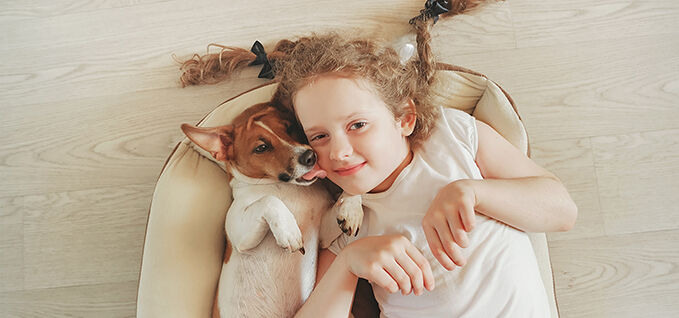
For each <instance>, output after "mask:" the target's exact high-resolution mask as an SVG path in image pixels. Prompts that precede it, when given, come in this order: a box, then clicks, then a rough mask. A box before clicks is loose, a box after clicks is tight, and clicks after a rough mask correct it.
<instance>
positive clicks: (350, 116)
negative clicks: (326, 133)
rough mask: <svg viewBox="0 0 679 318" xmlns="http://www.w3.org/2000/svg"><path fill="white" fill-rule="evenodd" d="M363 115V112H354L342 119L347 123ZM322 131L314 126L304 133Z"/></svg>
mask: <svg viewBox="0 0 679 318" xmlns="http://www.w3.org/2000/svg"><path fill="white" fill-rule="evenodd" d="M363 114H364V113H363V112H360V111H356V112H353V113H351V114H349V115H347V116H346V117H344V119H342V120H343V121H346V120H348V119H350V118H352V117H355V116H356V115H363ZM320 129H321V128H320V127H318V126H313V127H311V128H309V129H304V133H305V134H309V133H310V132H314V131H316V130H320Z"/></svg>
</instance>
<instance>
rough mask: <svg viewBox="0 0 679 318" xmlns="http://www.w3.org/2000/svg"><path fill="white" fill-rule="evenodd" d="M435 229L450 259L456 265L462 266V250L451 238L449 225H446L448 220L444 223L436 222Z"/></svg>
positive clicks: (463, 260) (463, 262)
mask: <svg viewBox="0 0 679 318" xmlns="http://www.w3.org/2000/svg"><path fill="white" fill-rule="evenodd" d="M435 229H436V233H438V235H439V239H440V240H441V243H442V245H443V249H445V251H446V254H448V256H449V257H450V259H452V260H453V262H455V264H456V265H458V266H464V264H465V259H464V255H462V250H461V249H460V247H459V246H457V244H456V243H455V241H454V240H453V234H452V233H450V226H449V225H448V222H445V224H437V225H436V227H435Z"/></svg>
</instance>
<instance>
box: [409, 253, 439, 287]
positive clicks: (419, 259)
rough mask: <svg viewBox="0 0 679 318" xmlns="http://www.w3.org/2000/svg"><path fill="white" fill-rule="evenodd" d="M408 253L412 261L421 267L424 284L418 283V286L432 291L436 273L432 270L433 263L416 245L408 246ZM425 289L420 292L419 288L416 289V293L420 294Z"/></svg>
mask: <svg viewBox="0 0 679 318" xmlns="http://www.w3.org/2000/svg"><path fill="white" fill-rule="evenodd" d="M406 253H408V256H409V257H410V259H411V260H412V262H414V263H415V265H416V266H417V267H418V268H419V269H420V271H421V273H422V285H423V286H420V285H417V286H418V287H424V288H426V289H427V290H429V291H431V290H433V289H434V274H433V273H432V271H431V265H430V264H429V261H427V259H426V258H425V257H424V255H422V253H421V252H420V250H418V249H417V248H416V247H415V245H410V246H408V247H407V248H406ZM413 286H415V283H413ZM422 291H423V290H421V289H420V291H419V293H418V291H417V289H416V290H415V294H416V295H419V294H421V293H422Z"/></svg>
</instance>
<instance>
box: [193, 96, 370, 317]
mask: <svg viewBox="0 0 679 318" xmlns="http://www.w3.org/2000/svg"><path fill="white" fill-rule="evenodd" d="M291 126H292V120H290V117H286V115H285V114H283V113H282V112H280V111H279V110H277V109H276V108H275V107H272V106H271V105H270V104H268V103H262V104H257V105H254V106H252V107H250V108H248V109H247V110H245V111H244V112H243V113H242V114H240V115H239V116H238V117H236V118H235V120H234V121H233V123H232V124H231V125H226V126H219V127H212V128H200V127H194V126H191V125H188V124H183V125H182V127H181V128H182V130H183V131H184V133H185V134H186V136H188V137H189V139H190V140H191V141H192V142H193V144H195V145H197V146H198V147H200V148H201V149H202V150H204V151H207V152H208V153H209V155H207V154H205V153H204V152H203V151H201V149H199V148H196V150H198V151H199V152H201V153H203V154H204V155H205V156H206V157H207V158H209V159H211V160H212V161H214V162H215V163H217V164H219V165H220V166H221V167H222V168H223V169H224V170H225V171H227V172H228V173H229V175H230V176H229V178H230V185H231V189H232V193H233V203H232V204H231V207H230V208H229V210H228V211H227V214H226V221H225V226H224V227H225V231H226V239H227V246H226V251H225V253H224V264H223V265H222V272H221V276H220V279H219V286H218V288H217V295H216V296H215V306H214V308H213V317H224V318H226V317H228V318H230V317H292V316H293V315H294V314H295V313H296V312H297V310H299V308H300V307H301V305H302V304H303V302H304V301H305V300H306V299H307V298H308V297H309V294H310V293H311V290H312V289H313V287H314V284H315V281H316V265H317V264H316V263H317V257H318V248H319V244H320V246H321V247H327V246H329V245H330V243H331V242H332V240H334V239H335V238H337V236H339V235H341V233H339V230H340V229H342V231H344V232H345V233H348V234H355V231H354V229H355V230H356V231H357V230H358V229H357V228H356V227H354V228H353V229H349V227H351V226H354V225H353V224H354V223H355V222H356V221H358V222H360V221H361V220H362V218H363V210H362V207H361V202H360V196H357V197H349V198H343V199H340V200H338V201H337V204H335V205H333V204H332V199H331V197H330V195H329V192H328V191H327V190H326V189H325V188H324V187H323V186H322V185H321V184H320V183H314V181H316V180H317V179H318V178H325V175H326V173H325V171H323V170H321V169H320V168H319V167H318V165H317V164H316V155H315V153H314V152H313V150H311V147H309V146H308V145H305V144H302V143H301V142H300V141H301V140H302V139H301V137H300V135H295V133H294V132H293V131H294V130H291V128H292V127H291ZM326 212H327V213H326ZM324 216H325V217H324ZM321 219H323V220H321ZM335 219H337V220H335ZM347 220H349V221H348V222H347ZM337 224H339V225H340V226H339V227H338V226H337ZM269 230H270V231H269ZM319 234H320V237H319ZM234 249H235V251H234ZM296 251H299V252H300V253H294V252H296Z"/></svg>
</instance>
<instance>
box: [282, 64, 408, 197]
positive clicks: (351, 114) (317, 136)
mask: <svg viewBox="0 0 679 318" xmlns="http://www.w3.org/2000/svg"><path fill="white" fill-rule="evenodd" d="M369 85H370V84H369V82H367V81H365V80H363V79H353V78H345V77H338V76H329V75H328V76H321V77H318V78H317V79H316V80H315V81H313V82H312V83H310V84H309V85H307V86H304V87H303V88H302V89H300V90H298V91H297V94H296V95H295V97H294V99H293V104H294V107H295V112H296V114H297V117H298V118H299V121H300V123H301V124H302V127H303V128H304V133H305V134H306V136H307V138H308V140H309V143H310V145H311V147H312V148H313V149H314V150H315V151H316V154H317V156H318V164H319V166H320V167H321V169H323V170H325V171H326V172H327V173H328V178H330V180H332V181H333V182H334V183H335V184H337V185H338V186H340V187H341V188H342V189H343V190H344V191H345V192H347V193H348V194H354V195H355V194H363V193H366V192H381V191H384V190H386V189H388V188H389V187H390V186H391V184H392V183H393V182H394V180H395V179H396V177H397V176H398V174H399V173H400V172H401V170H403V168H404V167H405V166H406V165H407V164H408V163H409V161H410V159H411V158H412V157H411V156H410V146H409V144H408V140H407V136H408V135H410V133H412V127H411V125H410V123H406V122H405V121H402V120H396V119H395V118H394V115H393V114H392V113H391V112H390V111H389V109H388V108H387V105H386V104H385V103H384V102H383V101H382V99H381V98H380V97H379V96H378V95H376V94H375V93H373V92H372V91H371V90H370V89H369V87H370V86H369ZM412 126H414V119H413V120H412Z"/></svg>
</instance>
